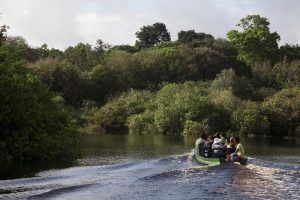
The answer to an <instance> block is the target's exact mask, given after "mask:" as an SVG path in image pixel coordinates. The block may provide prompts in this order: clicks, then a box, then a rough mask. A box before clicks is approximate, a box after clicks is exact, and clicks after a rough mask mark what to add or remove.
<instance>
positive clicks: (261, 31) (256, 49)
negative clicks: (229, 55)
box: [227, 15, 280, 65]
mask: <svg viewBox="0 0 300 200" xmlns="http://www.w3.org/2000/svg"><path fill="white" fill-rule="evenodd" d="M269 25H270V23H269V21H268V19H267V18H265V17H260V16H259V15H248V16H246V17H245V18H242V19H241V21H240V23H239V24H237V26H238V27H240V28H242V29H243V31H242V32H239V31H237V30H231V31H229V32H228V33H227V37H228V39H229V40H230V42H232V43H233V44H234V45H235V46H236V48H237V49H238V52H239V55H238V58H239V59H240V60H242V61H244V62H246V63H247V64H249V65H251V64H254V63H256V62H262V61H266V60H268V61H271V62H275V61H276V55H277V53H278V44H277V42H278V41H279V40H280V36H279V35H278V34H277V33H276V32H270V29H269Z"/></svg>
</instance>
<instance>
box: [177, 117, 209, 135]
mask: <svg viewBox="0 0 300 200" xmlns="http://www.w3.org/2000/svg"><path fill="white" fill-rule="evenodd" d="M202 133H205V134H209V133H210V129H209V125H208V120H207V119H204V120H203V121H200V122H195V121H191V120H186V121H185V123H184V130H183V133H182V135H184V136H187V135H200V134H202Z"/></svg>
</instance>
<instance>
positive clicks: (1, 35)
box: [0, 25, 9, 46]
mask: <svg viewBox="0 0 300 200" xmlns="http://www.w3.org/2000/svg"><path fill="white" fill-rule="evenodd" d="M8 28H9V26H6V25H2V26H1V27H0V46H2V44H3V43H4V42H5V40H6V37H7V35H6V33H7V29H8Z"/></svg>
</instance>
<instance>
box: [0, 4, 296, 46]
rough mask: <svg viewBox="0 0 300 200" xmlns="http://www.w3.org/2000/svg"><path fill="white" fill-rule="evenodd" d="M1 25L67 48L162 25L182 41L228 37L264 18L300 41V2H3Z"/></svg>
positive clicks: (123, 40) (128, 39)
mask: <svg viewBox="0 0 300 200" xmlns="http://www.w3.org/2000/svg"><path fill="white" fill-rule="evenodd" d="M0 5H1V8H0V12H1V13H3V14H2V15H1V18H0V24H7V25H9V26H10V27H11V29H10V30H9V34H11V35H21V36H23V37H24V38H25V39H26V40H27V41H28V43H29V44H31V45H33V46H40V45H42V44H43V43H47V44H48V45H49V46H50V47H56V48H61V49H64V48H66V47H68V46H70V45H75V44H76V43H79V42H84V43H90V44H92V45H93V44H95V42H96V40H97V39H102V40H104V41H105V42H108V43H111V44H134V41H135V32H136V31H138V30H139V29H140V28H141V27H142V26H143V25H149V24H153V23H155V22H163V23H165V24H166V26H167V28H168V29H169V31H170V32H171V34H172V39H173V40H175V39H176V38H177V33H178V32H179V31H180V30H189V29H195V30H196V31H199V32H206V33H210V34H213V35H214V36H216V37H226V33H227V32H228V31H229V30H230V29H232V28H235V24H237V23H238V21H239V19H241V18H242V17H244V16H246V15H248V14H260V15H261V16H265V17H267V18H268V19H269V21H270V22H271V30H272V31H277V32H278V33H279V34H280V35H281V39H282V42H281V44H284V43H286V42H287V43H293V44H295V43H300V27H299V26H297V24H298V19H300V12H298V8H299V7H300V1H298V0H285V1H281V0H277V1H276V0H227V1H224V0H185V1H182V0H85V1H82V0H80V1H79V0H0Z"/></svg>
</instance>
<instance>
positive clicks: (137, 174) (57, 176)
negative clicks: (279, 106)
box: [0, 135, 300, 200]
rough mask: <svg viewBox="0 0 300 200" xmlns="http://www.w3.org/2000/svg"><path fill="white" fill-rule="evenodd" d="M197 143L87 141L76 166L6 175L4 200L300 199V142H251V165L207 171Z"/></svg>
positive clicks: (4, 171)
mask: <svg viewBox="0 0 300 200" xmlns="http://www.w3.org/2000/svg"><path fill="white" fill-rule="evenodd" d="M194 141H195V138H192V137H188V138H187V137H172V136H127V135H101V136H85V137H83V138H82V142H81V146H82V157H81V158H80V159H77V160H76V161H73V162H44V163H41V162H34V163H19V164H18V163H15V164H14V165H12V166H1V167H0V179H1V180H0V199H5V200H6V199H104V200H105V199H180V200H181V199H299V198H300V141H299V140H292V141H290V140H280V139H274V138H273V139H272V138H271V139H270V138H269V139H262V138H247V139H244V140H243V144H244V146H245V150H246V154H247V155H248V156H249V160H248V164H247V165H246V166H241V165H238V164H222V165H219V166H214V167H207V166H204V165H200V164H198V163H196V162H195V161H194V159H193V157H192V148H193V145H194Z"/></svg>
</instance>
